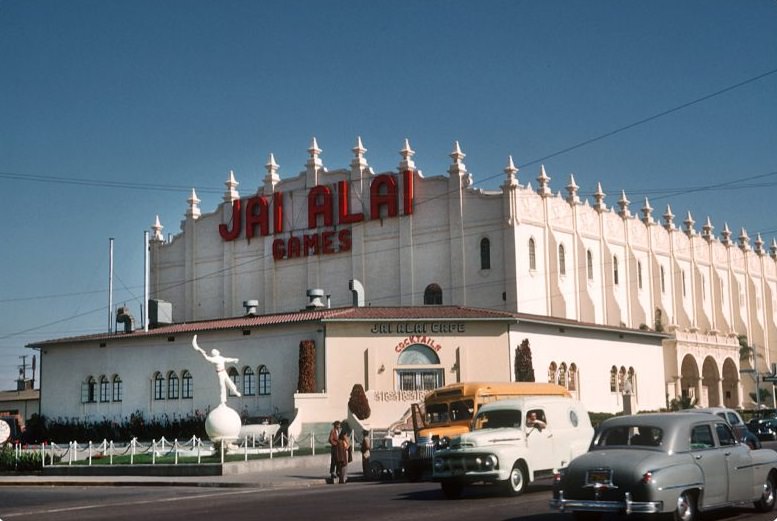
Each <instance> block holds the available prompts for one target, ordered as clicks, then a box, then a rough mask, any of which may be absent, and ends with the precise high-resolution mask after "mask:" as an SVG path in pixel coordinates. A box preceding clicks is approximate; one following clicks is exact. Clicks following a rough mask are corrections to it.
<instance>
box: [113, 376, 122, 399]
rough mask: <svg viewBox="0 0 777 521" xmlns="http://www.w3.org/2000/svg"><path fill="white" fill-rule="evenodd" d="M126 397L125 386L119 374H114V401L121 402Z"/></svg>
mask: <svg viewBox="0 0 777 521" xmlns="http://www.w3.org/2000/svg"><path fill="white" fill-rule="evenodd" d="M123 399H124V386H123V384H122V382H121V378H120V377H119V375H117V374H115V375H113V401H114V402H120V401H122V400H123Z"/></svg>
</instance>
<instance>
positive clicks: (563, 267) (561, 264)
mask: <svg viewBox="0 0 777 521" xmlns="http://www.w3.org/2000/svg"><path fill="white" fill-rule="evenodd" d="M558 273H559V275H566V274H567V257H566V252H565V251H564V245H563V244H559V245H558Z"/></svg>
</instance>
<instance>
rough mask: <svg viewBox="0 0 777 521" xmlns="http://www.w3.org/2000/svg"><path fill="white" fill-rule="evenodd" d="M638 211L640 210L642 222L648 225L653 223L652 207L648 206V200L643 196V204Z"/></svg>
mask: <svg viewBox="0 0 777 521" xmlns="http://www.w3.org/2000/svg"><path fill="white" fill-rule="evenodd" d="M640 211H641V212H642V222H643V223H645V224H646V225H648V226H650V225H651V224H654V223H655V221H654V220H653V208H652V207H651V206H650V201H648V198H647V197H645V204H644V205H643V206H642V210H640Z"/></svg>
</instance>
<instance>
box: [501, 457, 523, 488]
mask: <svg viewBox="0 0 777 521" xmlns="http://www.w3.org/2000/svg"><path fill="white" fill-rule="evenodd" d="M528 481H529V473H528V471H527V470H526V466H525V465H524V464H523V463H521V462H518V461H516V462H515V465H513V470H511V471H510V476H509V477H508V478H507V479H506V480H504V481H503V482H502V488H503V489H504V491H505V493H507V495H508V496H520V495H521V494H523V491H524V490H526V483H527V482H528Z"/></svg>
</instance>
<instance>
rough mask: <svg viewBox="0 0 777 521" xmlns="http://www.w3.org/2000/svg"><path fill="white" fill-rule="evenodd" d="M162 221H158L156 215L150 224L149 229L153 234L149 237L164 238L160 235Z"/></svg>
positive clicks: (161, 239) (162, 239) (160, 239)
mask: <svg viewBox="0 0 777 521" xmlns="http://www.w3.org/2000/svg"><path fill="white" fill-rule="evenodd" d="M162 228H164V226H162V223H160V222H159V216H158V215H157V216H156V220H154V224H153V225H152V226H151V230H152V231H153V232H154V233H153V236H152V237H151V239H152V240H154V241H164V240H165V238H164V237H163V236H162Z"/></svg>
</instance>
